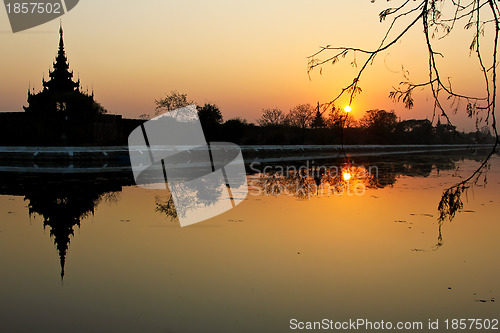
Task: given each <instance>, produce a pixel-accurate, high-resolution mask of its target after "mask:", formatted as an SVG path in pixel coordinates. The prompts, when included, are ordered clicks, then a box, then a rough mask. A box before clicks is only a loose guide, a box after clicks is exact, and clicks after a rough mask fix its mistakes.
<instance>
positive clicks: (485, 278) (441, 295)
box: [0, 153, 500, 332]
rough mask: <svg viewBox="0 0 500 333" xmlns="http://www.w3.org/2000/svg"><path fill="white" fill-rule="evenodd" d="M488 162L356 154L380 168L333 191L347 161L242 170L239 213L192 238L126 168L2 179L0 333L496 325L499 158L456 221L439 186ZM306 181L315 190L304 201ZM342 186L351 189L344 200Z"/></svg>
mask: <svg viewBox="0 0 500 333" xmlns="http://www.w3.org/2000/svg"><path fill="white" fill-rule="evenodd" d="M481 156H482V155H472V156H469V155H467V156H466V155H464V154H460V153H449V154H444V153H440V154H426V155H423V154H420V155H415V154H413V155H405V156H384V157H383V158H377V157H376V156H374V157H370V159H367V158H364V159H363V160H361V159H357V160H356V161H353V162H352V164H351V167H356V168H364V169H365V170H368V169H369V167H370V166H375V167H376V169H370V170H373V173H372V174H371V175H370V174H369V175H368V176H366V177H360V179H357V177H356V176H355V173H354V172H352V170H357V169H351V172H352V173H353V177H352V178H351V179H349V180H347V181H346V180H345V179H344V176H343V173H342V172H340V174H339V175H338V177H337V178H336V177H335V176H333V175H332V176H331V177H330V178H329V179H330V181H332V184H337V185H339V184H340V185H341V186H337V187H336V188H335V187H331V188H330V190H326V191H325V190H324V189H321V188H320V189H317V188H316V187H315V185H317V184H320V185H321V183H322V182H324V181H325V180H326V179H327V177H326V176H325V175H324V174H321V177H319V179H318V177H316V178H317V179H315V177H314V173H313V171H314V170H315V169H314V167H318V166H323V165H324V166H338V167H339V170H343V169H342V167H344V166H345V164H344V162H345V161H336V160H332V161H328V160H321V161H319V160H316V161H301V162H299V163H297V164H287V165H288V166H295V167H296V168H297V170H298V169H299V167H300V166H304V165H305V166H306V167H307V168H305V169H303V170H308V171H309V172H311V173H310V174H308V175H309V176H308V177H306V179H304V177H297V174H291V175H290V174H288V175H286V177H282V178H280V175H279V174H276V171H277V170H279V168H278V167H277V166H276V165H270V166H272V168H271V167H269V168H266V169H264V167H265V166H266V165H253V168H250V166H248V171H249V174H248V182H249V186H250V193H249V195H248V197H247V199H246V200H245V201H244V202H243V203H241V204H240V205H238V206H237V207H236V208H234V209H232V210H230V211H228V212H226V213H224V214H222V215H219V216H217V217H214V218H212V219H210V220H207V221H204V222H202V223H199V224H196V225H192V226H189V227H185V228H181V227H180V226H179V224H178V222H177V221H176V218H175V212H170V211H165V209H161V208H162V207H165V206H164V205H165V204H166V203H167V202H168V198H169V195H168V193H167V192H164V191H155V190H146V189H142V188H138V187H136V186H134V185H133V179H131V177H130V174H129V173H126V172H125V173H105V174H104V173H102V174H100V173H91V174H85V175H71V174H65V175H59V174H51V175H47V174H32V173H29V174H21V173H2V174H1V178H2V181H1V183H2V185H0V191H1V192H0V193H1V194H2V195H0V244H2V247H1V248H2V251H1V252H0V263H1V265H2V270H1V272H2V274H1V280H0V281H1V282H2V283H1V285H0V299H1V304H2V311H1V312H0V331H2V332H68V331H70V332H288V331H290V329H289V321H290V319H292V318H296V319H298V320H300V321H319V320H322V319H323V318H329V319H332V320H338V321H342V320H349V319H357V318H367V319H369V320H372V321H380V320H384V321H392V322H397V321H402V320H409V321H422V322H425V323H427V321H428V319H433V320H435V319H436V318H439V319H441V320H444V319H446V318H449V319H451V318H485V319H486V318H489V319H492V318H499V313H500V311H499V310H500V306H499V303H498V301H497V302H495V300H498V297H499V292H500V289H499V287H500V286H499V283H498V281H500V264H499V263H498V258H499V257H500V243H499V242H498V235H500V224H499V223H498V222H499V221H498V217H499V216H500V193H499V185H500V163H499V162H500V158H499V157H498V156H494V157H493V158H492V160H491V164H490V169H489V170H488V172H487V174H486V176H487V179H486V180H487V184H486V186H485V185H484V182H483V178H481V182H479V183H478V184H477V185H476V186H473V187H471V188H470V189H469V190H468V191H467V193H465V194H464V195H463V197H462V199H463V202H464V206H463V208H462V209H460V211H459V212H458V213H457V214H456V216H455V218H454V219H453V220H451V221H450V220H445V221H444V222H443V223H439V222H438V216H439V211H438V210H437V205H438V202H439V200H440V197H441V195H442V192H443V190H444V189H445V188H447V187H449V186H451V185H453V184H455V183H457V182H458V181H460V179H463V177H466V176H468V175H469V174H470V173H471V172H473V171H474V170H475V168H477V167H478V166H479V161H480V160H481ZM307 163H309V164H307ZM318 169H319V168H318ZM252 170H253V171H252ZM255 170H259V171H265V172H266V174H259V173H256V172H255ZM292 170H293V169H292ZM375 170H376V171H377V173H375ZM271 175H273V177H274V178H270V176H271ZM461 177H462V178H461ZM297 179H298V180H299V181H301V182H302V183H301V185H304V184H306V187H302V189H303V188H309V189H311V190H310V191H306V192H304V191H302V192H301V191H294V190H293V186H292V187H290V184H294V183H293V182H296V181H297ZM346 183H349V184H351V185H354V186H355V185H356V184H358V185H359V186H358V187H357V192H356V191H355V192H351V193H349V192H347V191H345V192H341V191H340V188H341V187H342V186H344V185H346ZM276 184H278V185H276ZM272 186H274V188H273V187H272ZM361 186H363V187H361ZM304 193H305V195H304Z"/></svg>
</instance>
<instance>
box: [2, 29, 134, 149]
mask: <svg viewBox="0 0 500 333" xmlns="http://www.w3.org/2000/svg"><path fill="white" fill-rule="evenodd" d="M49 77H50V79H49V80H48V81H45V79H42V85H43V89H42V91H40V92H38V93H35V92H34V91H29V89H28V99H27V102H28V106H27V107H23V108H24V110H25V112H24V113H21V112H8V113H0V123H1V125H0V146H2V145H14V146H16V145H30V146H39V145H40V146H81V145H126V144H127V138H128V134H129V133H130V132H131V131H132V129H134V128H135V127H136V126H138V125H139V124H140V123H141V122H142V120H138V119H123V118H122V116H120V115H108V114H106V110H105V109H104V108H103V107H102V106H101V105H100V104H99V103H97V102H96V101H95V100H94V92H93V91H92V93H91V94H89V93H88V92H87V93H84V92H82V91H80V80H79V79H78V80H77V81H74V80H73V72H72V71H70V69H69V63H68V58H67V57H66V53H65V50H64V40H63V29H62V26H60V27H59V49H58V52H57V56H56V58H55V62H54V63H53V70H51V71H49Z"/></svg>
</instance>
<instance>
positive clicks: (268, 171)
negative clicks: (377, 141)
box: [251, 151, 489, 248]
mask: <svg viewBox="0 0 500 333" xmlns="http://www.w3.org/2000/svg"><path fill="white" fill-rule="evenodd" d="M488 153H489V151H486V152H485V153H481V152H478V153H477V154H476V155H473V156H470V155H466V157H464V155H461V154H460V153H452V152H451V153H439V154H426V155H423V156H422V155H420V156H419V155H400V156H399V157H391V156H382V157H378V158H377V157H372V158H364V159H363V161H362V162H359V163H355V162H354V161H350V163H341V164H339V165H338V166H333V167H332V166H330V167H319V166H312V167H309V165H311V164H314V163H310V162H304V163H305V164H306V166H304V164H302V165H296V166H295V168H291V170H292V171H291V172H288V171H287V168H283V167H281V166H278V165H266V166H264V165H263V166H260V170H261V173H260V175H259V178H258V179H257V181H254V182H253V183H252V184H251V185H252V186H257V187H258V188H259V189H260V193H262V194H264V195H282V194H285V195H293V196H296V197H298V198H309V197H311V196H314V195H325V194H326V193H325V191H324V189H325V188H326V189H327V192H328V190H331V189H333V191H330V193H328V194H343V193H345V192H346V191H345V190H346V189H347V188H348V186H351V188H354V187H355V186H356V184H360V185H362V186H363V187H364V188H366V189H379V188H380V189H381V188H384V187H387V186H393V185H394V184H395V183H396V181H397V179H398V178H399V177H402V176H406V177H428V176H429V175H430V174H431V173H432V172H433V171H434V170H435V172H437V173H438V174H439V173H440V171H447V170H454V169H455V170H456V171H457V173H458V172H459V171H460V170H459V169H458V168H457V162H459V161H463V160H464V159H465V158H467V159H469V160H473V161H475V162H480V163H485V161H486V163H489V162H488V161H489V158H487V159H485V157H484V156H485V155H487V154H488ZM323 165H333V163H328V162H325V163H323ZM301 167H302V169H300V168H301ZM374 167H376V170H374V169H373V168H374ZM488 169H489V164H485V165H483V166H481V167H480V168H478V169H477V171H476V172H474V173H473V174H472V175H471V176H469V177H468V178H466V179H464V180H463V181H461V182H460V183H458V184H456V185H454V186H452V187H450V188H448V189H446V190H444V191H443V194H442V197H441V200H440V202H439V205H438V210H439V217H438V240H437V245H436V247H435V248H439V247H440V246H441V245H442V244H443V229H442V227H443V224H444V223H445V222H446V221H448V222H450V221H452V220H453V218H454V217H455V215H456V213H457V212H459V211H460V210H461V209H462V208H463V201H462V195H463V194H464V193H466V192H467V190H468V189H470V188H471V187H473V186H478V185H482V184H486V180H487V177H486V172H487V170H488ZM345 171H348V172H349V173H350V175H351V177H350V178H349V180H346V179H344V177H343V176H342V174H343V173H344V172H345ZM340 188H343V189H344V191H343V192H342V191H340V192H339V191H338V189H340ZM358 193H359V192H358ZM348 194H349V193H348ZM352 194H353V192H352V191H351V195H352ZM354 194H356V191H354Z"/></svg>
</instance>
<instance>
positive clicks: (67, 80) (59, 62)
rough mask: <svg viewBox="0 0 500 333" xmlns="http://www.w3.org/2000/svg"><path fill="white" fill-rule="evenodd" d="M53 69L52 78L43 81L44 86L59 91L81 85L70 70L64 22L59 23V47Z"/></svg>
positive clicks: (50, 74)
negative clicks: (65, 45) (65, 49)
mask: <svg viewBox="0 0 500 333" xmlns="http://www.w3.org/2000/svg"><path fill="white" fill-rule="evenodd" d="M52 66H53V68H54V69H53V70H52V71H49V76H50V80H49V81H43V86H44V88H48V89H49V90H58V91H74V90H75V89H78V88H79V86H80V82H74V81H73V80H72V78H73V72H72V71H69V64H68V58H67V57H66V52H65V51H64V39H63V28H62V23H60V24H59V49H58V51H57V57H56V61H55V62H54V63H53V64H52Z"/></svg>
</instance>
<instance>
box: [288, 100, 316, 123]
mask: <svg viewBox="0 0 500 333" xmlns="http://www.w3.org/2000/svg"><path fill="white" fill-rule="evenodd" d="M313 120H314V109H313V108H312V107H311V105H310V104H299V105H297V106H294V107H293V108H292V109H291V110H290V113H288V122H289V124H290V125H291V126H294V127H298V128H300V129H304V128H308V127H310V126H311V123H312V122H313Z"/></svg>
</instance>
